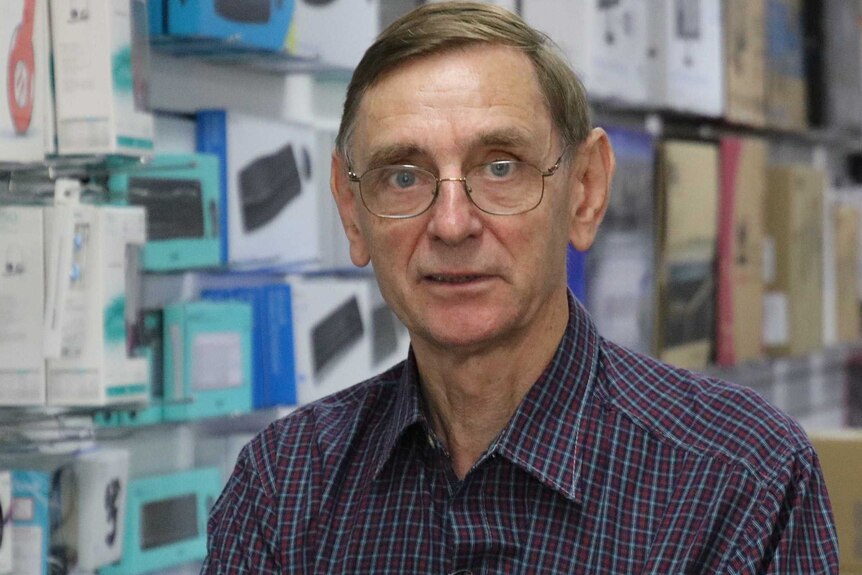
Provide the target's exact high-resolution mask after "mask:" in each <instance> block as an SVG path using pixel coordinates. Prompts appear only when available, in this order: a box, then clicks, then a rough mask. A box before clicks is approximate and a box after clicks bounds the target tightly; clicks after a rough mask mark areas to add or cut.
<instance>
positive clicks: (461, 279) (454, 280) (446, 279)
mask: <svg viewBox="0 0 862 575" xmlns="http://www.w3.org/2000/svg"><path fill="white" fill-rule="evenodd" d="M488 277H489V276H486V275H480V274H431V275H427V276H425V279H426V280H427V281H430V282H434V283H441V284H466V283H470V282H476V281H481V280H484V279H487V278H488Z"/></svg>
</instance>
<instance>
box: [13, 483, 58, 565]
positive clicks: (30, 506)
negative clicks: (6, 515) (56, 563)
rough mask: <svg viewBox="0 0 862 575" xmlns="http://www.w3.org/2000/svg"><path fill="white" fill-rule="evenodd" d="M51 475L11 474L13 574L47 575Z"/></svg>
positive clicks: (49, 541) (49, 539)
mask: <svg viewBox="0 0 862 575" xmlns="http://www.w3.org/2000/svg"><path fill="white" fill-rule="evenodd" d="M51 480H52V477H51V474H50V473H46V472H43V471H13V472H12V543H13V547H12V558H13V564H14V570H13V572H14V573H16V574H17V573H20V574H26V575H49V570H48V550H49V548H50V543H51V518H50V511H49V510H50V501H51Z"/></svg>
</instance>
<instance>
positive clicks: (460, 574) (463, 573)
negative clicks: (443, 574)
mask: <svg viewBox="0 0 862 575" xmlns="http://www.w3.org/2000/svg"><path fill="white" fill-rule="evenodd" d="M449 575H473V572H472V571H470V570H469V569H458V570H457V571H452V572H451V573H450V574H449Z"/></svg>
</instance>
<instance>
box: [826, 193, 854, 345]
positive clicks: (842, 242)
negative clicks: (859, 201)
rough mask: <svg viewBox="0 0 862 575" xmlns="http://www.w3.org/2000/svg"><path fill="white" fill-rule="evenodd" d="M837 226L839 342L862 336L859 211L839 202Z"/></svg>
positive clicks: (834, 218)
mask: <svg viewBox="0 0 862 575" xmlns="http://www.w3.org/2000/svg"><path fill="white" fill-rule="evenodd" d="M832 221H833V224H834V229H835V272H836V274H835V280H836V282H835V283H836V290H835V291H836V298H835V299H836V301H835V304H836V308H837V309H836V311H837V314H836V317H837V328H838V341H841V342H854V341H857V340H858V339H859V335H860V333H859V332H860V324H859V322H860V317H859V315H860V314H859V295H858V285H857V284H858V280H857V278H858V277H859V275H858V272H859V210H858V209H857V208H856V207H855V206H851V205H848V204H837V205H835V206H834V207H833V210H832Z"/></svg>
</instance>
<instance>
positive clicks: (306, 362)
mask: <svg viewBox="0 0 862 575" xmlns="http://www.w3.org/2000/svg"><path fill="white" fill-rule="evenodd" d="M288 282H289V283H290V286H291V297H292V300H293V301H292V304H293V306H292V307H293V310H292V311H293V342H294V353H295V361H296V399H297V403H299V404H300V405H302V404H305V403H309V402H312V401H314V400H316V399H320V398H322V397H324V396H327V395H330V394H332V393H335V392H337V391H340V390H342V389H345V388H347V387H350V386H351V385H354V384H356V383H359V382H360V381H362V380H364V379H367V378H368V377H370V375H371V371H370V362H369V358H370V357H371V338H370V337H369V334H370V331H369V330H370V326H368V325H367V322H368V320H367V318H369V317H370V310H369V307H368V299H369V298H368V294H367V286H366V283H365V282H366V280H365V279H341V278H331V277H308V278H294V277H291V278H290V279H289V280H288Z"/></svg>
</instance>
